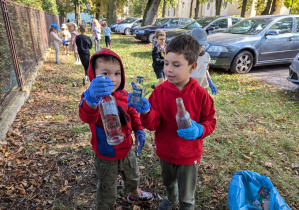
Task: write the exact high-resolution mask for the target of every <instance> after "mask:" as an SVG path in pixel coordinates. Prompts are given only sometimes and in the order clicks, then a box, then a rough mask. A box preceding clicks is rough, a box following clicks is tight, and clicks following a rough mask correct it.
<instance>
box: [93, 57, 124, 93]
mask: <svg viewBox="0 0 299 210" xmlns="http://www.w3.org/2000/svg"><path fill="white" fill-rule="evenodd" d="M96 62H97V68H96V69H95V74H96V76H97V75H101V74H102V75H104V76H105V77H108V78H109V79H110V80H111V81H112V82H113V83H114V85H113V89H112V91H111V92H114V91H115V90H116V89H117V88H118V87H119V86H120V83H121V67H120V64H119V63H112V62H101V61H96Z"/></svg>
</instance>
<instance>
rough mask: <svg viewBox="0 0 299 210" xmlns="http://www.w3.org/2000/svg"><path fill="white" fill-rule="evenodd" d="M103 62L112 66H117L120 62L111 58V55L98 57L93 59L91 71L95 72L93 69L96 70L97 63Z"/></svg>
mask: <svg viewBox="0 0 299 210" xmlns="http://www.w3.org/2000/svg"><path fill="white" fill-rule="evenodd" d="M100 62H103V63H113V64H116V63H117V64H119V65H120V62H119V60H118V59H117V58H116V57H114V56H112V55H99V56H98V57H96V58H95V59H93V67H94V68H93V70H94V71H95V69H96V68H97V65H98V63H100Z"/></svg>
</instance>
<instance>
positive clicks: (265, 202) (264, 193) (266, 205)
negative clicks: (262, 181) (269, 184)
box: [258, 187, 270, 210]
mask: <svg viewBox="0 0 299 210" xmlns="http://www.w3.org/2000/svg"><path fill="white" fill-rule="evenodd" d="M258 193H259V194H260V200H261V204H262V209H263V210H270V192H269V190H268V189H266V188H264V187H261V188H260V190H259V191H258Z"/></svg>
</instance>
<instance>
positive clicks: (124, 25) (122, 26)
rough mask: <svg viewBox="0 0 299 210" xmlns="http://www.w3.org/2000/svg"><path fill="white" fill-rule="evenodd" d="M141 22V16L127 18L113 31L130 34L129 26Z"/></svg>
mask: <svg viewBox="0 0 299 210" xmlns="http://www.w3.org/2000/svg"><path fill="white" fill-rule="evenodd" d="M141 22H142V18H128V19H126V20H124V21H122V22H121V23H120V24H118V25H117V26H116V27H115V33H117V34H125V35H130V34H131V32H130V28H131V27H132V26H133V25H134V24H139V23H141Z"/></svg>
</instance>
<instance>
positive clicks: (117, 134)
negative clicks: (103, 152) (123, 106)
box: [97, 75, 124, 145]
mask: <svg viewBox="0 0 299 210" xmlns="http://www.w3.org/2000/svg"><path fill="white" fill-rule="evenodd" d="M97 77H104V76H103V75H98V76H97ZM99 110H100V114H101V118H102V122H103V125H104V130H105V133H106V138H107V143H108V144H109V145H118V144H120V143H122V142H123V141H124V135H123V133H122V129H121V123H120V120H119V115H118V109H117V105H116V101H115V98H114V97H113V96H112V95H108V96H103V97H102V100H101V101H100V103H99Z"/></svg>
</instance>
